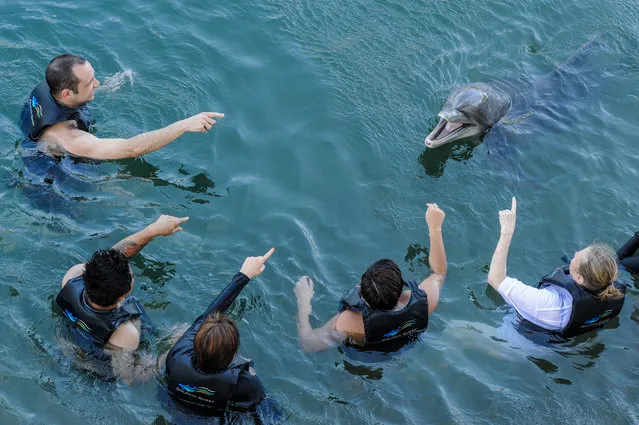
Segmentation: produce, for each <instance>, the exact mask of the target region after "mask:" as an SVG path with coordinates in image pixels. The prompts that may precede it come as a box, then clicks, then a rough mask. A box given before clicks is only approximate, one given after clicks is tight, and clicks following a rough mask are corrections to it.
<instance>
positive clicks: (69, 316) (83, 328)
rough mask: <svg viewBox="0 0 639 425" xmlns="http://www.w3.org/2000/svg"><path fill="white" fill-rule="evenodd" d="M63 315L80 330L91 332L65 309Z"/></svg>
mask: <svg viewBox="0 0 639 425" xmlns="http://www.w3.org/2000/svg"><path fill="white" fill-rule="evenodd" d="M64 314H65V315H66V316H67V317H68V318H69V320H70V321H72V322H73V323H75V324H76V325H78V326H79V327H80V328H81V329H82V330H84V331H87V332H91V329H90V328H89V327H88V326H87V324H86V323H84V322H83V321H82V320H80V319H78V318H77V317H75V316H74V315H73V314H72V313H71V312H70V311H69V310H67V309H65V310H64Z"/></svg>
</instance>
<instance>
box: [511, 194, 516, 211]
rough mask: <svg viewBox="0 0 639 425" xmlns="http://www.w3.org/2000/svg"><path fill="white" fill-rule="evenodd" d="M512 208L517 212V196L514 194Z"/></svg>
mask: <svg viewBox="0 0 639 425" xmlns="http://www.w3.org/2000/svg"><path fill="white" fill-rule="evenodd" d="M510 209H511V211H512V212H514V213H516V212H517V199H515V197H514V196H513V203H512V205H511V206H510Z"/></svg>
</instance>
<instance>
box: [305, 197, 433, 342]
mask: <svg viewBox="0 0 639 425" xmlns="http://www.w3.org/2000/svg"><path fill="white" fill-rule="evenodd" d="M427 205H428V209H427V211H426V223H427V224H428V232H429V235H430V254H429V257H428V260H429V262H430V266H431V268H432V270H433V273H432V274H431V275H430V276H429V277H427V278H426V279H425V280H424V281H423V282H422V283H420V284H419V285H417V283H416V282H412V281H405V280H404V278H403V277H402V272H401V271H400V269H399V267H398V266H397V264H396V263H395V262H394V261H393V260H389V259H381V260H378V261H376V262H374V263H373V264H372V265H371V266H370V267H369V268H368V269H367V270H366V271H365V272H364V274H363V275H362V279H361V282H360V285H359V286H356V287H355V288H354V289H353V290H352V291H351V293H350V294H348V295H347V296H346V297H344V298H342V300H341V304H340V311H339V313H338V314H337V315H335V316H333V318H332V319H331V320H329V321H328V322H327V323H326V324H325V325H324V326H322V327H321V328H317V329H313V328H312V327H311V324H310V322H309V316H310V314H311V298H312V297H313V281H312V280H311V279H310V278H309V277H308V276H303V277H302V278H301V279H300V280H299V281H298V282H297V284H296V285H295V296H296V297H297V305H298V324H297V329H298V334H299V344H300V347H301V348H302V350H303V351H305V352H314V351H321V350H324V349H327V348H329V347H331V346H334V345H336V344H341V343H345V344H346V345H349V346H352V347H354V348H355V349H358V350H362V351H396V350H398V349H399V348H401V347H402V346H403V345H405V344H407V343H409V342H411V341H413V340H415V339H416V338H417V336H418V335H419V334H421V333H422V332H423V331H425V330H426V328H427V326H428V316H429V315H430V314H432V312H433V311H434V310H435V307H437V303H438V301H439V294H440V291H441V288H442V286H443V284H444V280H445V278H446V252H445V251H444V241H443V239H442V223H443V222H444V217H445V214H444V212H443V211H442V210H441V209H439V207H438V206H437V204H427Z"/></svg>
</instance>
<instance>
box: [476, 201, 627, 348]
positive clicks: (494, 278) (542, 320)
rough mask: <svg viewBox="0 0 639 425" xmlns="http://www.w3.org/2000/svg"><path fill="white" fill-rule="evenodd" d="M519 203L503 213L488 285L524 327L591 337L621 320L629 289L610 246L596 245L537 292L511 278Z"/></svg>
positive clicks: (541, 284)
mask: <svg viewBox="0 0 639 425" xmlns="http://www.w3.org/2000/svg"><path fill="white" fill-rule="evenodd" d="M516 218H517V201H516V199H515V198H513V199H512V206H511V209H509V210H503V211H500V212H499V222H500V225H501V235H500V238H499V242H498V243H497V247H496V248H495V253H494V254H493V258H492V261H491V263H490V270H489V271H488V283H489V284H490V285H491V286H492V287H493V288H495V290H496V291H497V292H499V294H500V295H501V296H502V297H503V298H504V300H505V301H506V302H507V303H508V304H510V305H511V306H513V307H514V308H515V310H517V313H518V314H519V315H520V317H521V318H522V319H523V320H522V322H523V325H524V326H525V327H528V328H531V329H533V330H537V328H541V329H542V330H545V331H548V332H549V333H551V334H556V335H559V336H561V337H563V338H570V337H573V336H576V335H580V334H583V333H585V332H589V331H591V330H593V329H597V328H600V327H602V326H603V325H605V324H606V323H607V322H608V321H610V320H611V319H613V318H615V317H616V316H618V315H619V312H620V311H621V308H622V307H623V303H624V299H625V286H623V285H622V284H620V283H619V282H617V277H618V272H617V262H616V260H615V256H614V254H613V252H612V251H611V250H610V248H609V247H607V246H606V245H602V244H593V245H590V246H588V247H586V248H584V249H582V250H580V251H577V252H576V253H575V256H574V257H573V259H572V260H571V261H570V265H569V266H566V267H564V268H563V269H556V270H554V271H552V272H551V273H550V274H548V275H546V276H544V277H543V278H542V279H541V281H540V282H539V284H538V286H537V287H536V288H535V287H532V286H528V285H526V284H524V283H523V282H521V281H519V280H517V279H514V278H512V277H508V276H507V275H506V262H507V259H508V250H509V248H510V242H511V240H512V237H513V234H514V232H515V222H516Z"/></svg>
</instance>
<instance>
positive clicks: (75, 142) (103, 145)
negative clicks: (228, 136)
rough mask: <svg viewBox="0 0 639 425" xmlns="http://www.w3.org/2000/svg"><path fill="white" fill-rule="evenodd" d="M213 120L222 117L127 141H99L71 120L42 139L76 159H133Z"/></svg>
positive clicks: (207, 115)
mask: <svg viewBox="0 0 639 425" xmlns="http://www.w3.org/2000/svg"><path fill="white" fill-rule="evenodd" d="M214 118H224V114H220V113H217V112H201V113H199V114H197V115H194V116H192V117H190V118H186V119H184V120H181V121H177V122H174V123H173V124H171V125H168V126H166V127H164V128H161V129H159V130H154V131H149V132H147V133H142V134H139V135H137V136H134V137H131V138H129V139H119V138H116V139H99V138H97V137H95V136H94V135H93V134H91V133H88V132H86V131H81V130H78V129H77V128H75V126H74V125H73V121H65V122H61V123H59V124H56V125H54V126H52V127H51V128H49V129H47V130H46V131H45V132H44V134H43V136H42V137H43V139H44V140H49V141H54V142H56V143H58V144H59V145H61V146H62V147H63V148H64V149H65V150H66V151H67V152H69V153H71V154H73V155H76V156H81V157H85V158H93V159H122V158H136V157H138V156H140V155H144V154H145V153H149V152H153V151H156V150H158V149H160V148H161V147H163V146H166V145H168V144H169V143H171V142H172V141H174V140H175V139H177V138H179V137H180V136H182V135H183V134H184V133H188V132H206V131H208V130H210V129H211V128H212V127H213V126H214V125H215V123H216V121H215V119H214Z"/></svg>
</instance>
